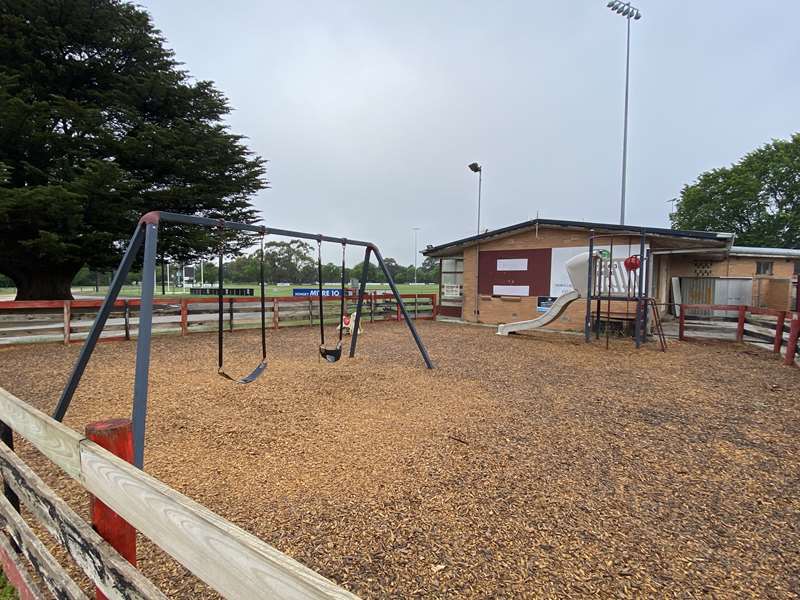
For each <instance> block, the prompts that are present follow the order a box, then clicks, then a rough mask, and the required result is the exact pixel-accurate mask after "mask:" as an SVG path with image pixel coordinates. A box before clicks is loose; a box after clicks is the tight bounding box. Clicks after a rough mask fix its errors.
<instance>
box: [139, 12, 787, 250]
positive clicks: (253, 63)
mask: <svg viewBox="0 0 800 600" xmlns="http://www.w3.org/2000/svg"><path fill="white" fill-rule="evenodd" d="M142 5H143V6H144V7H145V8H146V9H147V10H148V11H149V12H150V14H151V15H152V17H153V19H154V22H155V25H156V26H157V27H158V28H159V29H161V31H162V32H163V33H164V35H165V37H166V39H167V43H168V45H169V47H171V48H172V49H173V50H174V51H175V53H176V55H177V58H178V60H180V61H182V62H183V63H185V67H186V69H187V70H188V71H189V72H190V73H191V74H192V75H193V76H194V77H196V78H202V79H210V80H212V81H214V82H215V83H216V86H217V87H218V88H219V89H220V90H221V91H222V92H224V93H225V94H226V95H227V97H228V98H229V99H230V102H231V105H232V106H233V108H234V112H233V114H232V115H231V116H230V119H229V121H230V125H231V127H232V129H233V131H235V132H237V133H241V134H244V135H246V136H248V138H249V145H250V147H251V148H252V149H253V150H254V151H255V152H256V153H258V154H260V155H261V156H263V157H264V158H266V159H268V160H269V161H270V162H269V165H268V178H269V180H270V181H271V189H269V190H265V191H263V192H262V193H261V194H260V195H259V197H258V198H257V199H256V201H255V203H256V206H257V207H258V208H259V209H260V210H261V211H262V214H263V216H264V218H265V220H266V223H267V224H268V225H274V226H276V227H285V228H292V229H301V230H305V231H312V232H317V231H320V232H325V233H330V234H333V235H343V236H348V237H353V238H360V239H368V240H371V241H374V242H376V243H377V244H378V245H379V246H380V247H381V248H382V250H383V253H384V255H385V256H393V257H396V258H397V259H398V261H400V262H402V263H406V264H408V263H410V262H412V260H413V258H412V255H413V245H412V239H413V236H412V227H414V226H418V227H421V231H420V234H419V247H420V249H421V248H423V247H424V246H425V244H439V243H443V242H447V241H451V240H453V239H456V238H460V237H464V236H467V235H471V234H473V233H474V232H475V231H476V226H477V224H476V195H477V193H476V192H477V180H476V176H475V175H474V174H473V173H471V172H470V171H469V170H468V169H467V167H466V165H467V164H468V163H470V162H472V161H478V162H480V163H481V164H482V165H483V167H484V181H483V184H484V187H483V205H482V220H481V224H482V228H486V227H488V228H490V229H494V228H497V227H502V226H506V225H510V224H513V223H517V222H519V221H523V220H526V219H529V218H533V217H535V216H536V213H537V211H538V213H539V215H540V216H541V217H547V218H563V219H573V220H594V221H604V222H617V220H618V218H619V193H620V191H619V186H620V169H621V145H622V115H623V97H624V96H623V94H624V77H625V19H624V18H623V17H621V16H618V15H616V14H614V13H612V12H610V11H609V10H608V9H607V8H606V1H605V0H568V1H560V2H553V1H552V0H551V1H549V2H544V1H533V0H531V1H522V0H520V1H518V2H501V1H496V2H486V1H483V2H465V1H444V0H441V1H430V0H426V1H406V2H387V1H383V2H374V1H368V0H364V1H362V2H351V1H348V0H337V1H336V2H333V1H328V2H313V1H311V2H309V1H306V2H266V1H250V2H245V1H243V0H239V1H233V2H227V3H224V4H223V3H221V2H219V1H218V0H169V1H166V0H160V1H156V0H150V1H146V2H142ZM636 6H637V7H638V8H639V9H640V10H641V11H642V13H643V15H644V16H643V18H642V19H641V20H639V21H636V22H632V40H631V98H630V103H631V104H630V125H629V126H630V133H629V136H630V137H629V158H628V212H627V215H628V216H627V222H628V223H632V224H641V225H652V226H668V225H669V219H668V213H669V210H670V207H671V204H670V203H669V202H668V201H669V200H670V199H671V198H674V197H675V196H677V195H678V194H679V192H680V189H681V187H682V186H683V185H684V184H685V183H689V182H691V181H692V180H694V179H695V177H696V176H697V175H698V174H699V173H700V172H702V171H704V170H707V169H710V168H713V167H717V166H722V165H728V164H730V163H732V162H734V161H735V160H737V159H738V158H739V157H740V156H742V155H743V154H745V153H747V152H748V151H750V150H752V149H754V148H756V147H757V146H759V145H762V144H763V143H765V142H767V141H769V140H770V139H772V138H787V137H789V136H790V135H791V134H792V133H793V132H796V131H799V130H800V123H799V122H798V118H800V76H798V74H799V71H800V66H799V65H800V36H798V30H797V24H798V23H800V2H797V1H796V0H786V1H782V2H781V1H777V0H773V1H770V0H759V2H752V1H751V2H744V1H738V0H703V1H702V2H699V1H697V0H670V1H669V2H665V1H663V0H661V1H655V0H640V1H639V2H638V3H637V4H636ZM223 7H224V8H223ZM335 254H336V252H335V251H334V249H331V250H329V251H328V252H326V258H330V259H334V257H335ZM358 255H359V253H356V252H355V251H353V252H352V254H351V255H349V256H348V259H349V260H353V261H355V260H360V259H358V258H357V257H358Z"/></svg>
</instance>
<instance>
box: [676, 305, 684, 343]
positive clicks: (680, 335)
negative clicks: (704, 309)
mask: <svg viewBox="0 0 800 600" xmlns="http://www.w3.org/2000/svg"><path fill="white" fill-rule="evenodd" d="M680 313H681V315H680V316H679V317H678V339H679V340H680V341H682V342H685V341H686V309H685V308H684V307H683V304H681V305H680Z"/></svg>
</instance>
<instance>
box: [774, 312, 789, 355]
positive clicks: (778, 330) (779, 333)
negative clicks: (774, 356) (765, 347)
mask: <svg viewBox="0 0 800 600" xmlns="http://www.w3.org/2000/svg"><path fill="white" fill-rule="evenodd" d="M785 322H786V311H785V310H782V311H781V312H779V313H778V321H777V322H776V323H775V342H774V343H773V345H772V351H773V352H775V353H778V354H780V352H781V344H783V324H784V323H785Z"/></svg>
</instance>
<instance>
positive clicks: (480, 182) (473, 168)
mask: <svg viewBox="0 0 800 600" xmlns="http://www.w3.org/2000/svg"><path fill="white" fill-rule="evenodd" d="M467 167H468V168H469V170H470V171H472V172H473V173H477V174H478V235H480V234H481V187H483V167H481V166H480V165H479V164H478V163H476V162H474V163H470V164H469V165H467Z"/></svg>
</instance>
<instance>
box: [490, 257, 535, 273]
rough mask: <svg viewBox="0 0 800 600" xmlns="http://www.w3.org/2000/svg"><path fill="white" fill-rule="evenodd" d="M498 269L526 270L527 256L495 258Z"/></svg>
mask: <svg viewBox="0 0 800 600" xmlns="http://www.w3.org/2000/svg"><path fill="white" fill-rule="evenodd" d="M497 270H498V271H527V270H528V259H527V258H498V259H497Z"/></svg>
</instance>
